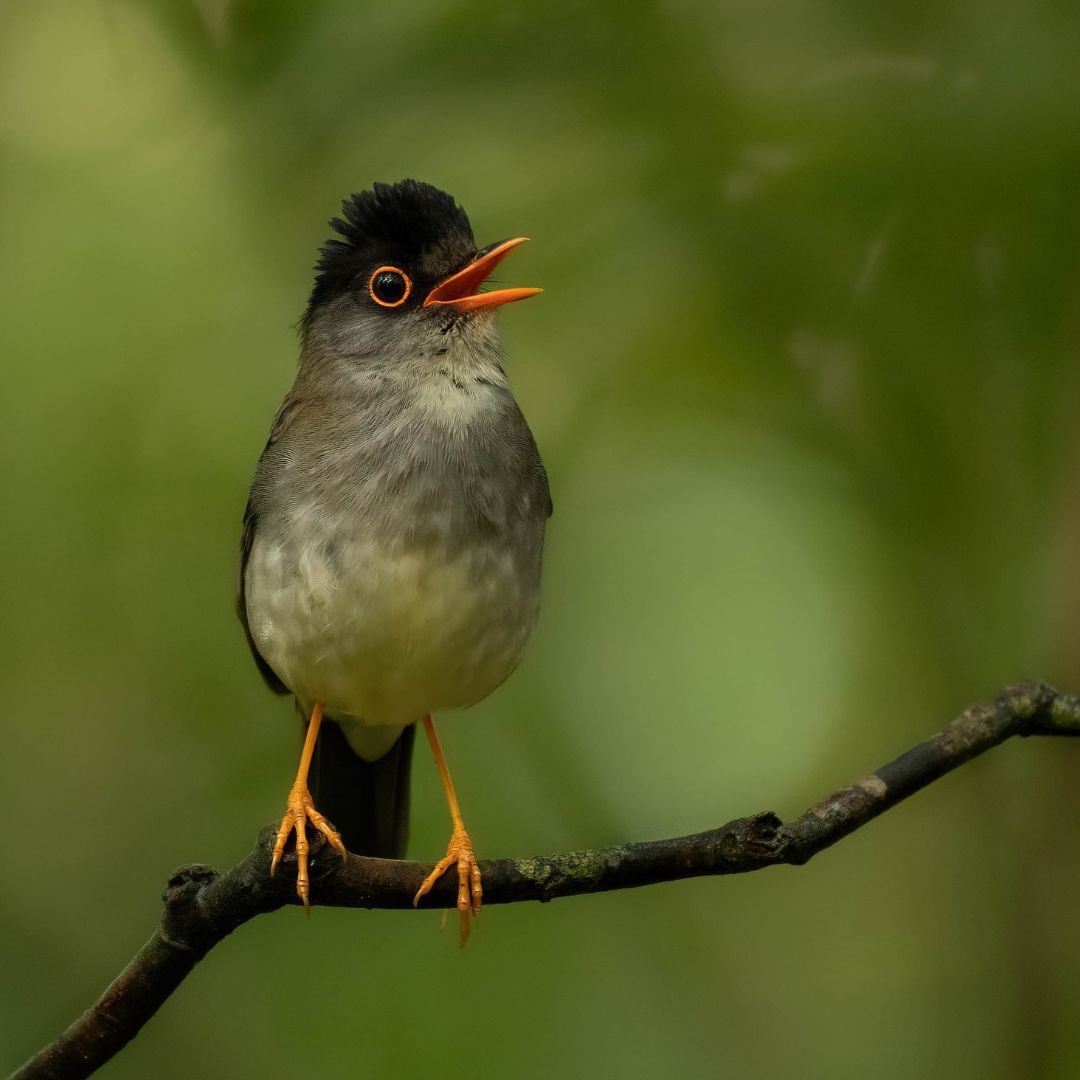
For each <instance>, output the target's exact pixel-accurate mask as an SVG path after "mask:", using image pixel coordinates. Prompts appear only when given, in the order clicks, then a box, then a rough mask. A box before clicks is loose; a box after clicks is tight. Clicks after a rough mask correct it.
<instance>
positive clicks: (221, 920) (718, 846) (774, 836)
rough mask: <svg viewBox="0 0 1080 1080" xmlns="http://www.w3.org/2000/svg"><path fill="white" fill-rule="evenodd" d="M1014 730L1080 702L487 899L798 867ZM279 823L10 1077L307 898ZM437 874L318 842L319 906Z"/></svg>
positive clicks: (138, 1013)
mask: <svg viewBox="0 0 1080 1080" xmlns="http://www.w3.org/2000/svg"><path fill="white" fill-rule="evenodd" d="M1014 735H1022V736H1026V735H1074V736H1076V735H1080V699H1077V698H1075V697H1069V696H1066V695H1063V694H1059V693H1058V692H1057V691H1055V690H1053V689H1052V688H1051V687H1049V686H1046V685H1045V684H1043V683H1020V684H1017V685H1015V686H1010V687H1007V688H1006V689H1005V690H1004V691H1002V693H1001V694H1000V695H999V696H998V697H997V698H996V699H995V700H994V701H992V702H989V703H987V704H983V705H976V706H973V707H972V708H970V709H967V710H966V711H965V712H963V713H962V714H961V715H960V716H959V717H957V718H956V719H955V720H953V721H952V722H951V723H950V724H949V725H948V726H947V727H945V728H943V729H942V730H941V731H940V732H939V733H938V734H937V735H935V736H933V738H930V739H927V740H926V741H925V742H922V743H919V745H918V746H916V747H914V748H912V749H911V750H908V751H907V752H906V753H904V754H901V755H900V757H898V758H897V759H896V760H895V761H891V762H889V764H888V765H884V766H882V768H880V769H878V770H877V771H876V772H873V773H870V774H869V775H867V776H864V777H863V778H862V779H860V780H857V781H855V783H854V784H851V785H850V786H848V787H845V788H841V789H840V790H839V791H834V792H833V793H832V794H831V795H828V796H827V797H826V798H824V799H822V800H821V802H819V803H818V804H817V805H816V806H814V807H811V808H810V809H809V810H807V811H806V813H804V814H803V815H802V816H800V817H797V818H794V819H793V820H792V821H788V822H782V821H781V820H780V819H779V818H778V817H777V816H776V815H775V814H774V813H772V812H771V811H766V812H765V813H760V814H755V815H753V816H752V817H745V818H737V819H735V820H734V821H729V822H728V823H727V824H726V825H721V826H720V827H719V828H717V829H710V830H709V831H707V832H701V833H694V834H693V835H691V836H680V837H676V838H674V839H670V840H653V841H648V842H644V843H631V844H621V845H619V846H617V847H609V848H600V849H598V850H595V851H576V852H569V853H567V854H563V855H544V856H537V857H534V858H527V859H495V860H492V861H488V862H483V863H481V869H482V872H483V875H484V903H485V904H509V903H516V902H517V901H520V900H539V901H542V902H543V901H548V900H554V899H556V898H557V897H561V896H574V895H577V894H579V893H596V892H605V891H607V890H610V889H627V888H633V887H635V886H638V885H652V884H654V883H656V882H660V881H676V880H678V879H680V878H688V877H701V876H705V875H716V874H741V873H747V872H749V871H751V870H761V869H762V868H764V867H766V866H776V865H779V864H789V865H795V866H801V865H802V864H803V863H805V862H807V861H808V860H809V859H811V858H813V856H814V855H816V854H817V853H818V852H819V851H823V850H824V849H825V848H827V847H830V846H831V845H833V844H835V843H836V842H837V841H838V840H840V839H841V838H843V837H845V836H847V835H848V833H851V832H854V830H855V829H858V828H860V827H861V826H863V825H865V824H866V823H867V822H868V821H870V820H871V819H873V818H875V817H877V816H878V814H881V813H884V811H886V810H888V809H889V808H890V807H891V806H895V805H896V804H897V803H898V802H900V801H901V800H902V799H906V798H907V797H908V796H909V795H912V794H913V793H914V792H916V791H918V790H919V789H920V788H924V787H926V786H927V784H930V783H932V782H933V781H934V780H937V779H938V778H939V777H941V776H944V775H945V773H947V772H951V771H952V770H953V769H955V768H957V767H958V766H960V765H962V764H963V763H964V762H965V761H969V760H971V758H973V757H976V756H977V755H979V754H981V753H983V752H985V751H986V750H989V749H990V748H991V747H994V746H997V745H998V743H1001V742H1004V741H1005V740H1006V739H1008V738H1011V737H1012V736H1014ZM274 833H275V827H274V826H268V827H267V828H265V829H264V830H263V831H262V832H261V833H260V835H259V838H258V840H257V842H256V844H255V848H254V850H253V851H252V852H251V854H250V855H249V856H248V857H247V858H246V859H244V861H243V862H241V863H238V864H237V865H236V866H234V867H233V868H232V869H231V870H230V871H228V873H226V874H221V875H219V874H218V873H217V871H216V870H213V869H211V868H210V867H208V866H197V865H196V866H185V867H182V868H181V869H179V870H177V871H176V872H175V873H174V874H173V875H172V877H171V878H170V879H169V882H168V885H167V887H166V889H165V894H164V897H163V899H164V903H165V910H164V912H163V914H162V918H161V924H160V926H159V927H158V929H157V930H156V931H155V932H154V935H153V937H151V938H150V940H149V941H148V942H147V943H146V944H145V945H144V946H143V947H142V948H141V949H140V950H139V952H138V953H137V954H136V955H135V957H134V959H132V961H131V962H130V963H129V964H128V965H127V967H126V968H124V970H123V971H122V972H121V973H120V975H119V976H118V977H117V979H116V980H115V981H114V982H113V983H112V985H111V986H109V988H108V989H107V990H106V991H105V993H104V994H102V996H101V997H100V998H99V999H98V1001H97V1002H95V1004H94V1005H92V1006H91V1007H90V1008H89V1009H88V1010H87V1011H86V1012H85V1013H84V1014H83V1015H82V1016H81V1017H79V1019H78V1020H76V1021H75V1023H74V1024H72V1025H71V1027H69V1028H68V1029H67V1030H66V1031H65V1032H64V1033H63V1034H62V1035H60V1036H59V1037H58V1038H57V1039H56V1040H55V1041H54V1042H53V1043H51V1044H50V1045H49V1046H47V1047H45V1049H43V1050H42V1051H41V1052H40V1053H38V1054H37V1055H36V1056H35V1057H34V1058H32V1059H31V1060H30V1061H28V1062H27V1063H26V1064H25V1065H24V1066H23V1067H22V1068H21V1069H19V1070H18V1071H17V1072H15V1073H14V1074H13V1076H12V1080H45V1078H49V1080H61V1078H62V1080H73V1078H77V1077H85V1076H89V1075H90V1074H91V1073H93V1072H94V1071H95V1070H96V1069H98V1068H99V1067H100V1066H101V1065H103V1064H104V1063H105V1062H107V1061H108V1060H109V1059H110V1058H112V1057H113V1056H114V1055H115V1054H116V1053H117V1052H118V1051H119V1050H120V1049H122V1048H123V1047H124V1046H125V1045H126V1044H127V1043H128V1042H129V1041H130V1040H131V1039H132V1038H133V1037H134V1036H135V1035H136V1034H137V1033H138V1032H139V1030H140V1029H141V1028H142V1026H143V1025H144V1024H145V1023H146V1021H147V1020H149V1019H150V1017H151V1016H153V1015H154V1013H155V1012H157V1010H158V1009H159V1008H160V1007H161V1005H162V1004H163V1003H164V1001H165V1000H166V999H167V998H168V997H169V995H170V994H171V993H172V992H173V991H174V990H175V989H176V988H177V986H179V985H180V983H181V982H182V981H183V979H184V978H185V976H186V975H187V974H188V972H190V971H191V969H192V968H193V967H194V966H195V965H196V964H197V963H198V962H199V961H200V960H201V959H202V958H203V957H204V956H205V955H206V954H207V953H208V952H209V951H210V949H212V948H213V947H214V946H215V945H216V944H217V943H218V942H219V941H221V940H222V938H224V937H225V936H226V935H228V934H230V933H232V931H233V930H235V929H236V928H237V927H238V926H240V925H242V924H243V923H245V922H247V921H248V920H249V919H251V918H254V917H255V916H256V915H261V914H264V913H266V912H270V911H275V910H277V909H278V908H280V907H283V906H285V905H286V904H295V903H298V901H297V899H296V896H295V893H294V891H293V883H292V878H291V875H290V874H289V873H288V870H290V869H292V867H293V866H294V865H295V864H294V863H292V862H291V860H290V862H287V863H286V864H285V866H284V867H283V869H284V871H285V872H283V873H279V874H278V876H277V877H276V878H271V877H270V875H269V865H270V851H271V848H272V846H273V839H274ZM430 869H431V865H430V864H428V863H418V862H403V861H394V860H388V859H367V858H361V857H359V856H355V855H351V856H350V857H349V860H348V863H347V864H346V865H344V866H343V865H342V864H341V861H340V860H339V859H338V857H337V856H336V855H335V854H334V852H333V851H332V850H330V849H329V848H328V847H327V846H326V845H325V844H319V845H318V846H315V845H313V867H312V902H313V903H315V904H321V905H324V906H326V905H329V906H334V907H356V908H408V907H411V906H412V898H413V894H414V893H415V892H416V890H417V888H418V887H419V885H420V882H421V881H422V880H423V879H424V877H425V875H426V874H427V872H428V871H429V870H430ZM452 877H453V875H450V876H448V877H446V878H443V879H442V880H441V881H440V882H439V883H438V884H437V885H436V886H435V888H434V889H433V890H432V892H431V894H430V895H429V896H428V897H427V898H425V900H424V906H425V907H453V906H454V904H455V900H456V882H455V881H453V880H451V879H452Z"/></svg>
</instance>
